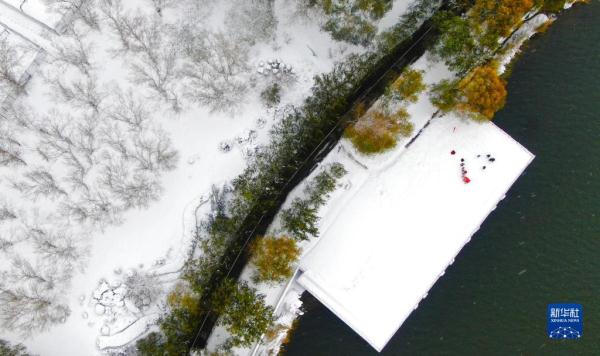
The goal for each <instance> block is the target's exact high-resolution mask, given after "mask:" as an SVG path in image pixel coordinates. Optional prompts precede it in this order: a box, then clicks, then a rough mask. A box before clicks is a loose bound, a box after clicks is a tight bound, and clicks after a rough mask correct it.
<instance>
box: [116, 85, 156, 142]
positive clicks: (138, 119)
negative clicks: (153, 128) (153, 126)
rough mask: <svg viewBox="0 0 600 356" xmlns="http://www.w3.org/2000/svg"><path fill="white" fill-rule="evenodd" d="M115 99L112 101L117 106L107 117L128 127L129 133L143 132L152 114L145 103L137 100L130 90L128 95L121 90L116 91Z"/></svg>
mask: <svg viewBox="0 0 600 356" xmlns="http://www.w3.org/2000/svg"><path fill="white" fill-rule="evenodd" d="M114 92H115V93H116V94H115V97H114V99H113V100H112V101H113V102H116V105H114V106H113V107H111V108H110V109H108V110H107V111H108V113H107V116H108V118H109V119H112V120H113V121H115V122H119V123H123V124H125V125H126V128H127V130H128V131H131V132H138V133H139V132H142V131H143V130H145V129H146V128H147V127H148V125H149V122H150V121H151V120H150V112H149V111H148V110H147V109H146V108H145V103H143V102H142V101H140V100H137V99H136V98H135V97H134V95H133V92H132V91H131V90H130V91H128V92H127V93H126V94H125V93H123V92H122V91H121V90H120V89H115V90H114Z"/></svg>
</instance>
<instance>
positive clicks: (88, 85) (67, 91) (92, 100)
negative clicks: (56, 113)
mask: <svg viewBox="0 0 600 356" xmlns="http://www.w3.org/2000/svg"><path fill="white" fill-rule="evenodd" d="M50 82H51V84H52V86H53V87H54V88H55V89H56V91H55V92H53V93H52V97H56V93H58V94H59V97H60V98H61V99H62V100H63V101H64V102H66V103H69V104H71V105H73V106H74V107H77V108H81V109H86V108H89V109H91V110H93V111H94V112H95V113H99V112H100V108H101V105H102V103H103V102H104V99H105V98H106V93H104V92H102V91H99V90H98V87H97V85H96V78H94V77H85V78H82V79H81V80H73V81H71V82H69V83H65V82H64V81H63V80H61V78H59V77H55V78H52V79H50Z"/></svg>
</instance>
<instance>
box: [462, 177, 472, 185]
mask: <svg viewBox="0 0 600 356" xmlns="http://www.w3.org/2000/svg"><path fill="white" fill-rule="evenodd" d="M463 182H465V184H469V183H470V182H471V180H470V179H469V177H467V176H464V177H463Z"/></svg>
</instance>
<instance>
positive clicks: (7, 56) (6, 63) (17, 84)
mask: <svg viewBox="0 0 600 356" xmlns="http://www.w3.org/2000/svg"><path fill="white" fill-rule="evenodd" d="M18 68H19V55H18V53H17V51H16V49H15V48H14V47H13V46H11V44H10V43H8V38H7V37H6V36H4V37H2V38H0V90H6V91H7V92H8V93H10V94H12V95H21V94H23V93H25V84H26V83H25V82H23V81H22V80H21V74H19V73H18V71H17V69H18Z"/></svg>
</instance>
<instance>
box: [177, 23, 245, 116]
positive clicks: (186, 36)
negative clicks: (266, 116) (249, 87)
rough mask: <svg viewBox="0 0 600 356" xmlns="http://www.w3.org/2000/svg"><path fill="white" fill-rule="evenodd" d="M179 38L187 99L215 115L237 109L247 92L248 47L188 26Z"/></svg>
mask: <svg viewBox="0 0 600 356" xmlns="http://www.w3.org/2000/svg"><path fill="white" fill-rule="evenodd" d="M180 37H181V43H182V46H183V51H184V53H185V55H186V57H187V61H186V63H185V64H184V66H183V69H182V71H181V74H182V76H183V77H184V79H185V82H186V88H185V90H186V95H187V97H188V98H189V99H191V100H193V101H196V102H198V103H200V104H203V105H208V106H209V107H210V108H211V109H212V110H214V111H228V110H232V109H234V108H235V107H237V106H238V105H239V104H240V102H241V100H242V97H243V95H244V93H245V91H246V83H245V80H244V78H243V75H244V73H246V72H247V70H248V65H247V60H248V48H247V46H246V45H245V44H243V43H240V42H239V41H238V40H236V39H235V38H232V37H231V36H230V35H227V34H225V33H223V32H210V31H206V30H199V29H196V28H193V27H191V26H185V27H184V28H183V29H182V31H181V35H180Z"/></svg>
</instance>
